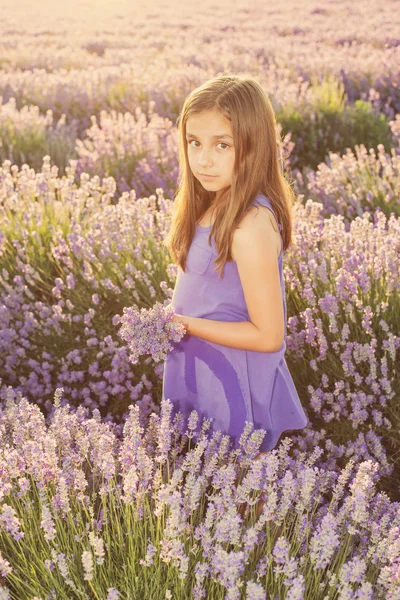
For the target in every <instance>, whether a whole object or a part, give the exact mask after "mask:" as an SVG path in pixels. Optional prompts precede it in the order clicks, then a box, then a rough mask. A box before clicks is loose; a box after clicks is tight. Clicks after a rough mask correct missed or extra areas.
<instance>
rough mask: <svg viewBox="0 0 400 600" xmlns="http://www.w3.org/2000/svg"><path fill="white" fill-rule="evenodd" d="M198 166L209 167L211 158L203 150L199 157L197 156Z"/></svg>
mask: <svg viewBox="0 0 400 600" xmlns="http://www.w3.org/2000/svg"><path fill="white" fill-rule="evenodd" d="M198 162H199V165H200V166H201V167H203V166H205V165H209V164H210V163H211V162H212V161H211V157H210V154H209V153H207V152H206V151H205V150H203V151H202V152H201V153H200V155H199V161H198Z"/></svg>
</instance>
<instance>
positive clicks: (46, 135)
mask: <svg viewBox="0 0 400 600" xmlns="http://www.w3.org/2000/svg"><path fill="white" fill-rule="evenodd" d="M2 101H3V98H2V97H1V96H0V161H1V162H3V161H4V160H10V161H11V162H12V163H15V164H17V165H19V166H21V165H22V164H23V163H29V165H30V166H31V167H32V168H35V169H40V167H41V165H42V162H43V156H45V155H47V154H49V155H51V157H52V159H53V160H54V161H55V162H56V164H57V165H58V166H59V168H60V169H62V170H63V169H64V168H65V167H66V165H67V164H68V161H69V159H70V158H71V157H72V155H73V153H74V142H75V137H76V132H75V130H74V127H73V126H72V127H71V126H70V125H67V124H66V116H65V114H63V115H62V116H61V117H60V119H59V120H58V122H57V123H54V119H53V112H52V110H51V109H49V110H47V111H46V115H45V116H44V115H41V114H40V113H39V108H38V107H37V106H24V107H23V108H22V109H21V110H20V111H18V110H17V108H16V102H15V98H10V99H9V101H8V102H7V103H4V104H3V103H2Z"/></svg>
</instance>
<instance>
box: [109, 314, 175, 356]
mask: <svg viewBox="0 0 400 600" xmlns="http://www.w3.org/2000/svg"><path fill="white" fill-rule="evenodd" d="M174 314H175V310H174V308H173V306H172V304H168V305H167V306H164V305H163V304H161V303H160V302H156V303H155V305H154V306H153V307H152V308H150V309H146V308H142V309H141V310H140V311H139V310H138V309H137V308H135V307H133V306H130V307H124V309H123V316H122V317H120V319H119V322H120V323H121V324H122V326H121V328H120V330H119V332H118V335H119V336H120V337H121V338H122V339H123V340H125V341H126V342H127V343H128V347H129V350H130V355H129V360H130V361H131V362H132V363H133V364H135V363H137V362H138V360H139V357H140V356H142V355H143V354H150V355H151V356H152V358H153V360H154V361H155V362H160V361H163V360H165V358H166V355H167V352H168V350H172V349H173V346H172V345H171V343H170V342H171V341H172V342H179V341H180V340H181V339H182V338H183V336H184V335H185V333H186V329H185V326H184V325H183V324H182V323H176V322H175V321H172V319H173V316H174Z"/></svg>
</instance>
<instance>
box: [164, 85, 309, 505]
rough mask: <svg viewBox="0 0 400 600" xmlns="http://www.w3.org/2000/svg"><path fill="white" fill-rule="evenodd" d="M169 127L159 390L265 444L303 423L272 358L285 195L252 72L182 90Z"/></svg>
mask: <svg viewBox="0 0 400 600" xmlns="http://www.w3.org/2000/svg"><path fill="white" fill-rule="evenodd" d="M177 123H178V127H179V138H180V156H179V161H180V181H179V187H178V191H177V194H176V198H175V201H174V207H173V214H172V223H171V228H170V230H169V233H168V235H167V237H166V239H165V241H164V244H165V245H166V246H167V247H168V248H169V250H170V252H171V255H172V257H173V259H174V261H175V262H176V263H177V264H178V265H179V267H178V276H177V280H176V285H175V289H174V294H173V297H172V300H171V302H172V305H173V307H174V309H175V311H176V313H177V314H176V315H175V317H174V320H175V321H178V322H181V323H183V324H184V325H185V329H186V335H185V336H184V338H183V339H182V340H181V342H179V344H176V345H175V347H174V350H173V351H171V352H169V353H168V355H167V359H166V361H165V367H164V377H163V398H165V399H167V398H169V399H170V400H171V402H172V403H173V405H174V411H175V412H176V411H178V410H179V411H181V412H182V413H183V415H184V417H185V418H187V416H188V415H189V414H190V412H191V411H192V410H193V409H195V410H196V411H197V412H198V413H199V415H200V420H201V417H202V416H204V417H208V418H210V417H212V418H213V423H212V428H213V429H214V430H217V429H219V430H221V431H223V432H224V433H226V434H229V435H230V436H231V438H232V439H233V442H234V447H235V448H236V447H238V440H239V438H240V435H241V433H242V431H243V428H244V425H245V421H251V422H252V423H253V424H254V428H255V429H265V430H266V431H267V434H266V437H265V438H264V441H263V443H262V446H261V450H262V451H263V452H266V451H268V450H271V449H272V448H274V447H275V446H276V445H277V442H278V440H279V437H280V435H281V434H282V432H283V431H286V430H290V429H302V428H304V427H305V426H306V425H307V424H308V419H307V417H306V414H305V412H304V409H303V407H302V406H301V403H300V399H299V396H298V394H297V391H296V389H295V386H294V383H293V380H292V377H291V375H290V372H289V370H288V367H287V364H286V361H285V358H284V354H285V350H286V343H285V338H286V299H285V284H284V279H283V274H282V260H283V255H282V254H283V251H284V250H286V249H287V248H288V247H289V245H290V244H291V232H292V225H291V214H290V207H291V202H292V199H293V192H292V190H291V188H290V185H289V183H288V182H287V181H286V179H285V177H284V175H283V174H282V172H281V169H280V164H279V155H278V143H277V137H276V120H275V115H274V112H273V109H272V106H271V104H270V102H269V100H268V97H267V96H266V94H265V92H264V90H263V89H262V87H261V86H260V85H259V84H258V83H257V81H256V80H254V79H253V78H252V77H247V76H243V75H228V76H226V75H222V76H218V77H215V78H214V79H211V80H209V81H207V82H205V83H204V84H203V85H201V86H200V87H198V88H196V89H195V90H194V91H192V92H191V93H190V94H189V96H188V97H187V98H186V100H185V102H184V105H183V108H182V111H181V114H180V116H179V117H178V120H177ZM260 207H262V208H261V210H260ZM263 452H260V454H259V455H258V456H257V457H256V458H258V457H259V456H260V455H261V454H262V453H263ZM259 509H260V507H259Z"/></svg>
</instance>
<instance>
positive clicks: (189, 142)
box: [188, 140, 229, 150]
mask: <svg viewBox="0 0 400 600" xmlns="http://www.w3.org/2000/svg"><path fill="white" fill-rule="evenodd" d="M192 142H197V140H188V144H189V145H190V144H191V143H192ZM221 144H222V146H226V148H229V144H225V142H219V143H218V146H220V145H221ZM192 148H197V146H192ZM223 150H225V148H223Z"/></svg>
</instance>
